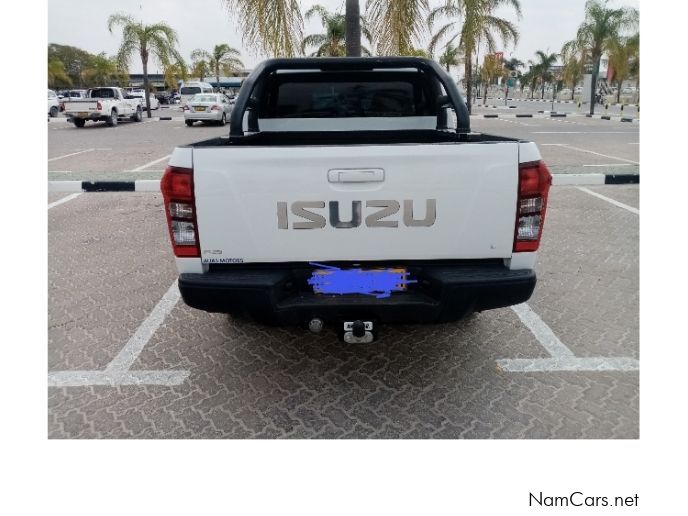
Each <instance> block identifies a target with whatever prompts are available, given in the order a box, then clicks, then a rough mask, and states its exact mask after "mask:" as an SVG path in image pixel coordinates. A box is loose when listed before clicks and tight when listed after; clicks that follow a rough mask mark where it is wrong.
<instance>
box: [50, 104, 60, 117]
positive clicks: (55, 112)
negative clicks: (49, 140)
mask: <svg viewBox="0 0 688 516" xmlns="http://www.w3.org/2000/svg"><path fill="white" fill-rule="evenodd" d="M59 113H60V110H59V109H58V108H57V106H53V107H51V108H50V116H51V117H53V118H55V117H56V116H57V115H58V114H59Z"/></svg>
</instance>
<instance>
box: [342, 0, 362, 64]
mask: <svg viewBox="0 0 688 516" xmlns="http://www.w3.org/2000/svg"><path fill="white" fill-rule="evenodd" d="M344 19H345V30H344V41H346V55H347V56H352V57H360V56H361V6H360V5H359V3H358V0H346V10H345V12H344Z"/></svg>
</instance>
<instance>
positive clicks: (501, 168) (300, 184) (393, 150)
mask: <svg viewBox="0 0 688 516" xmlns="http://www.w3.org/2000/svg"><path fill="white" fill-rule="evenodd" d="M230 127H231V129H230V134H229V138H224V137H221V138H215V139H212V140H208V141H203V142H200V143H196V144H193V145H188V146H183V147H178V148H176V149H175V150H174V152H173V154H172V156H171V158H170V161H169V166H168V167H167V169H166V171H165V173H164V176H163V178H162V181H161V190H162V193H163V198H164V205H165V212H166V216H167V223H168V227H169V234H170V239H171V242H172V248H173V250H174V254H175V256H176V263H177V267H178V270H179V273H180V275H179V282H178V283H179V290H180V292H181V295H182V298H183V300H184V301H185V303H186V304H187V305H189V306H191V307H194V308H198V309H201V310H207V311H209V312H225V313H236V314H238V313H241V312H246V313H248V314H249V315H250V316H252V317H253V318H254V319H258V320H262V321H266V322H272V323H278V324H304V325H307V326H308V328H310V330H311V331H314V332H318V331H321V330H322V328H323V326H324V325H326V324H331V325H333V327H334V328H335V329H336V330H337V331H338V332H339V333H340V335H341V336H342V338H343V339H344V340H345V341H346V342H350V343H359V342H360V343H366V342H371V341H372V340H373V339H374V338H375V335H376V332H377V328H378V326H379V324H380V323H384V322H404V323H409V322H431V321H453V320H457V319H459V318H461V317H462V316H465V315H467V314H469V313H471V312H473V311H482V310H488V309H492V308H498V307H505V306H509V305H513V304H517V303H522V302H524V301H526V300H527V299H528V298H529V297H530V296H531V294H532V292H533V289H534V287H535V270H534V269H535V262H536V251H537V249H538V246H539V243H540V237H541V235H542V227H543V223H544V219H545V209H546V206H547V195H548V191H549V188H550V184H551V175H550V173H549V171H548V169H547V167H546V165H545V164H544V163H543V162H542V160H541V158H540V154H539V152H538V149H537V147H536V145H535V144H534V143H532V142H527V141H521V140H517V139H512V138H505V137H501V136H494V135H489V134H482V133H476V132H472V131H471V129H470V118H469V115H468V111H467V109H466V105H465V103H464V100H463V99H462V98H461V96H460V94H459V91H458V90H457V87H456V85H455V84H454V83H453V81H452V80H451V79H450V77H449V76H448V75H447V74H446V73H445V72H444V71H443V70H442V68H441V67H440V66H439V65H438V64H437V63H435V62H434V61H431V60H428V59H422V58H410V57H389V58H378V57H375V58H300V59H272V60H268V61H265V62H263V63H262V64H260V65H259V66H258V67H257V68H256V69H255V70H254V71H253V73H252V74H251V75H250V76H249V77H248V78H247V79H246V80H245V81H244V84H243V86H242V88H241V92H240V93H239V97H238V99H237V101H236V105H235V107H234V110H233V111H232V115H231V125H230Z"/></svg>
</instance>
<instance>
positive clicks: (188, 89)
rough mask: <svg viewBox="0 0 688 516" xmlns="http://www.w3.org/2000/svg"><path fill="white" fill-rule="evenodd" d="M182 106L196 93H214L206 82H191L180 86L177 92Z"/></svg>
mask: <svg viewBox="0 0 688 516" xmlns="http://www.w3.org/2000/svg"><path fill="white" fill-rule="evenodd" d="M179 93H180V98H181V103H182V106H183V105H185V104H186V103H187V102H188V101H189V100H191V98H192V97H193V96H194V95H197V94H198V93H214V90H213V87H212V86H211V85H210V83H208V82H200V81H191V82H186V83H184V84H183V85H182V87H181V89H180V90H179Z"/></svg>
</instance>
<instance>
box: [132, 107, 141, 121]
mask: <svg viewBox="0 0 688 516" xmlns="http://www.w3.org/2000/svg"><path fill="white" fill-rule="evenodd" d="M131 120H132V122H140V121H141V120H143V113H142V112H141V108H140V107H137V108H136V114H134V116H132V117H131Z"/></svg>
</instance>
